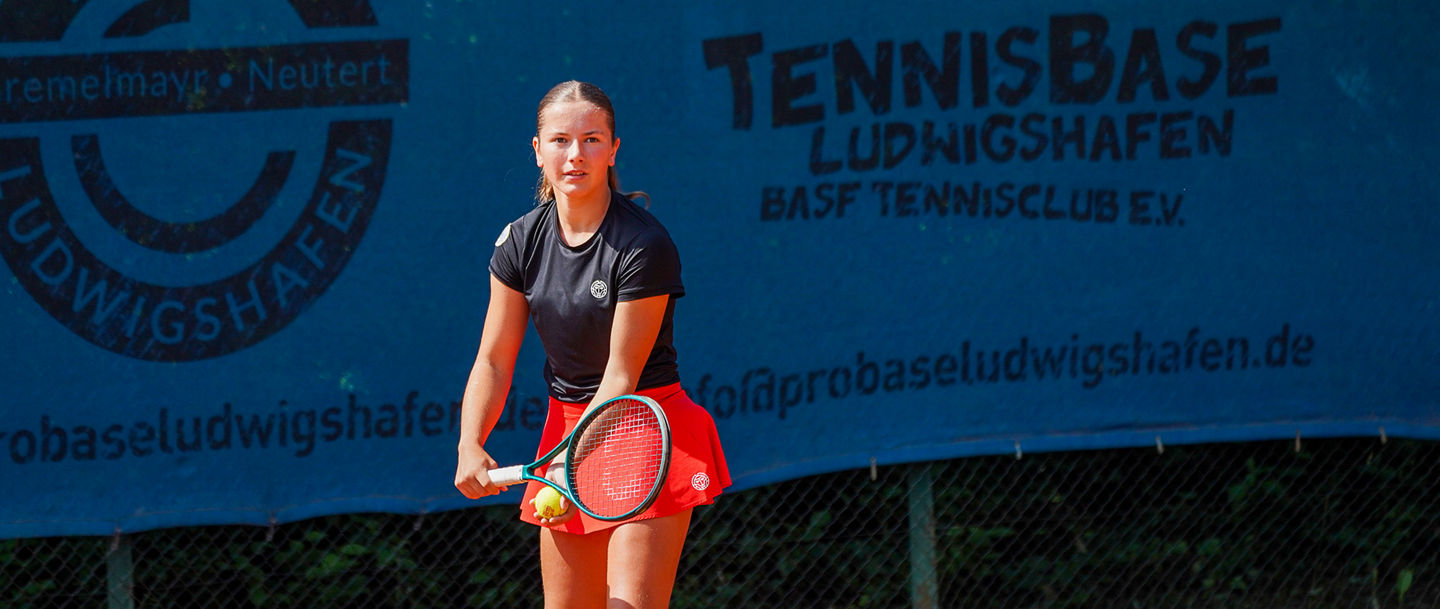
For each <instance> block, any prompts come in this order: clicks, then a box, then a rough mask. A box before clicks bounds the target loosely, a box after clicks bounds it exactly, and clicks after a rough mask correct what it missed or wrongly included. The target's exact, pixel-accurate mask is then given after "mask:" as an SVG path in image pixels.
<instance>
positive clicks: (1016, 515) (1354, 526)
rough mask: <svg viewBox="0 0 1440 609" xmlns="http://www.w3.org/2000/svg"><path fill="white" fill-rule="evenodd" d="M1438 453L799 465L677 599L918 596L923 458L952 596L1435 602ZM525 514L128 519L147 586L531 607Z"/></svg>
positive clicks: (978, 604)
mask: <svg viewBox="0 0 1440 609" xmlns="http://www.w3.org/2000/svg"><path fill="white" fill-rule="evenodd" d="M1437 455H1440V445H1437V444H1436V443H1433V442H1431V443H1426V442H1414V441H1391V442H1389V443H1387V444H1381V443H1379V442H1376V441H1374V440H1313V441H1309V442H1307V443H1306V444H1305V450H1303V451H1301V452H1298V453H1297V452H1296V451H1295V450H1294V444H1293V443H1288V442H1286V443H1273V444H1270V443H1257V444H1242V445H1213V446H1194V447H1180V446H1177V447H1167V450H1166V451H1165V453H1164V454H1163V455H1160V454H1156V452H1155V451H1154V450H1153V449H1152V450H1110V451H1095V452H1086V453H1067V454H1035V455H1032V454H1026V455H1025V457H1024V458H1023V459H1019V460H1017V459H1015V458H1014V457H1013V456H1006V457H986V458H971V459H961V460H955V461H949V462H944V463H933V464H925V465H915V466H897V467H882V468H878V470H877V471H876V472H875V475H876V477H875V479H872V478H871V472H870V471H869V470H858V471H850V472H839V473H834V474H827V475H823V476H815V477H811V478H805V479H801V480H793V481H788V482H783V483H778V484H774V485H771V486H767V487H764V488H759V489H751V490H747V491H743V492H736V493H730V494H727V495H725V496H723V497H722V498H721V499H720V501H719V502H718V503H717V504H716V505H714V506H709V507H705V508H701V509H699V510H697V512H696V516H695V521H694V522H695V524H694V525H692V529H691V535H690V540H689V543H688V545H687V549H686V557H685V560H684V562H683V563H682V565H681V570H680V573H679V576H678V578H677V583H676V591H675V597H674V600H673V603H672V606H674V607H676V608H677V609H692V608H694V609H698V608H709V607H746V608H747V609H748V608H760V609H763V608H767V607H775V608H781V607H784V608H787V609H788V608H791V607H807V608H812V607H813V608H818V609H831V608H841V607H845V608H866V609H869V608H896V609H899V608H901V607H910V606H911V605H910V599H909V594H910V592H909V590H910V585H911V582H910V573H911V571H912V568H911V567H912V565H911V564H910V561H911V556H910V549H909V544H910V540H911V538H910V535H911V531H912V522H911V518H912V517H913V516H923V515H924V514H913V515H912V514H911V509H912V504H916V503H917V502H916V501H914V500H916V499H917V498H918V497H923V495H917V496H916V497H911V496H910V490H909V489H910V488H911V485H912V484H913V483H914V480H915V479H914V478H912V477H911V476H910V473H911V472H912V469H914V468H919V467H924V468H926V470H925V478H928V479H930V480H932V481H933V482H932V486H931V487H930V489H931V494H930V496H931V497H932V498H933V514H932V516H933V525H934V528H933V536H934V539H935V548H934V550H935V563H936V564H935V572H936V574H937V578H938V587H939V591H940V598H939V599H938V603H937V605H938V606H940V607H967V608H986V607H996V608H999V607H1007V608H1008V607H1035V608H1045V609H1070V608H1073V609H1089V608H1096V609H1099V608H1104V609H1109V608H1111V607H1176V608H1179V607H1184V608H1187V609H1188V608H1197V609H1199V608H1215V609H1220V608H1223V609H1250V608H1255V609H1259V608H1266V609H1268V608H1271V607H1303V608H1307V609H1309V608H1313V609H1327V608H1330V607H1358V606H1364V607H1369V608H1378V609H1394V608H1407V607H1434V606H1440V585H1437V581H1440V578H1437V577H1436V576H1435V574H1436V573H1440V551H1437V550H1440V511H1437V509H1436V508H1435V506H1436V505H1440V487H1437V485H1435V484H1434V481H1435V480H1436V471H1437V468H1440V458H1437ZM916 471H918V470H916ZM918 504H923V501H920V502H918ZM922 507H923V505H922ZM514 512H515V510H514V508H511V507H505V508H488V509H478V510H466V511H462V512H452V513H446V514H436V515H427V516H424V517H416V516H389V515H366V514H360V515H349V516H337V517H331V518H320V519H315V520H310V521H306V522H301V523H295V524H291V525H285V526H279V527H275V528H273V529H271V528H261V527H198V528H187V529H171V530H161V531H151V532H147V533H141V534H136V535H131V536H129V537H128V539H129V541H130V548H131V550H130V551H132V552H133V564H134V566H135V574H136V581H135V582H134V583H135V585H134V591H135V599H136V606H137V607H145V608H157V609H168V608H182V607H183V608H187V609H189V608H199V609H229V608H234V609H269V608H276V609H278V608H281V607H285V608H289V607H306V608H315V609H327V608H347V609H348V608H360V609H387V608H392V607H393V608H397V609H398V608H402V607H404V608H409V607H437V608H448V607H457V608H458V607H467V608H471V607H538V606H540V605H541V598H540V583H539V579H538V568H537V562H538V561H537V557H536V548H537V543H536V534H535V529H534V528H533V527H530V526H528V525H524V524H521V523H519V522H517V521H516V519H515V513H514ZM926 522H927V521H926V520H925V519H923V518H922V519H920V520H916V521H915V523H914V527H915V529H914V530H918V531H920V532H921V533H924V532H926V530H927V529H926V527H925V526H924V525H925V523H926ZM113 541H114V540H112V539H109V538H63V539H20V540H4V541H0V606H3V607H7V608H9V607H14V608H17V609H51V608H69V607H77V608H78V607H97V606H104V604H105V598H104V597H105V590H106V564H107V557H109V556H110V553H111V551H112V549H113V548H114V547H116V546H115V545H114V543H113ZM922 571H923V570H922Z"/></svg>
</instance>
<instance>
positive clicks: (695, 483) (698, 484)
mask: <svg viewBox="0 0 1440 609" xmlns="http://www.w3.org/2000/svg"><path fill="white" fill-rule="evenodd" d="M690 486H691V487H694V489H695V490H697V491H703V490H705V489H707V488H710V476H708V475H706V474H705V472H700V473H698V474H695V475H694V476H691V477H690Z"/></svg>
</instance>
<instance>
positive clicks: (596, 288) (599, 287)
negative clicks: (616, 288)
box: [590, 279, 610, 300]
mask: <svg viewBox="0 0 1440 609" xmlns="http://www.w3.org/2000/svg"><path fill="white" fill-rule="evenodd" d="M609 293H610V286H607V285H605V282H604V281H601V280H599V279H596V280H595V281H592V282H590V295H591V296H594V297H595V298H596V299H597V300H598V299H602V298H605V295H606V294H609Z"/></svg>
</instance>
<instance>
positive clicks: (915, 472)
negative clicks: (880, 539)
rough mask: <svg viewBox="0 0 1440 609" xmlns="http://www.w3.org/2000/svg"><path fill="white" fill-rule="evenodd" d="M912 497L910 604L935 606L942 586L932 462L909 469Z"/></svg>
mask: <svg viewBox="0 0 1440 609" xmlns="http://www.w3.org/2000/svg"><path fill="white" fill-rule="evenodd" d="M908 477H909V482H910V484H909V486H910V489H909V493H908V495H909V499H910V606H911V607H914V609H935V607H937V606H938V602H939V598H938V597H939V586H938V584H937V583H936V581H935V494H934V492H933V489H932V488H931V486H932V484H933V481H932V480H931V475H930V464H929V463H919V464H916V465H912V466H911V467H910V468H909V475H908Z"/></svg>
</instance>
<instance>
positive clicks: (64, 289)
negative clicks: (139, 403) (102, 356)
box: [0, 0, 409, 362]
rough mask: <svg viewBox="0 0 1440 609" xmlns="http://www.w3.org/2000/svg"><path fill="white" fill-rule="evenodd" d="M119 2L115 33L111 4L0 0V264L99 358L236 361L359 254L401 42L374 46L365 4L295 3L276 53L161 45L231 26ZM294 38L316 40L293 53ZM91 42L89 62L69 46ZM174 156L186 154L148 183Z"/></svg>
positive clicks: (386, 153)
mask: <svg viewBox="0 0 1440 609" xmlns="http://www.w3.org/2000/svg"><path fill="white" fill-rule="evenodd" d="M130 3H131V4H132V5H133V6H132V7H131V8H130V9H129V10H128V11H125V12H123V13H122V14H120V16H119V17H118V18H116V19H115V20H114V21H113V22H111V23H109V25H108V26H107V25H105V21H104V19H103V17H104V15H108V14H110V12H112V11H114V9H113V8H112V5H114V4H115V3H93V2H92V3H88V4H87V3H85V2H48V3H47V2H0V48H3V49H4V50H5V51H6V52H5V53H4V56H3V57H0V74H4V75H5V76H6V77H7V79H8V80H7V81H6V82H7V83H8V84H9V85H13V86H8V87H5V88H3V90H0V125H4V126H5V127H6V130H5V133H4V135H3V137H0V255H3V257H4V258H5V261H6V263H8V265H9V267H10V270H11V271H12V273H13V275H14V279H13V280H12V281H13V282H14V283H17V284H18V285H20V286H22V287H24V288H25V291H26V292H28V293H29V294H30V296H31V298H33V299H34V300H35V302H36V303H37V304H39V305H40V307H41V308H43V309H44V310H45V311H46V312H47V313H49V314H50V316H51V317H53V318H54V319H55V320H56V321H58V322H60V323H61V324H62V325H64V326H65V327H66V328H68V329H69V330H70V331H71V332H73V333H75V334H76V335H77V336H79V337H81V338H83V339H85V340H87V341H89V342H91V343H93V344H95V345H96V346H98V347H100V348H103V349H106V350H109V351H111V352H114V353H117V354H120V355H124V356H127V357H132V358H136V359H142V360H151V361H162V362H178V361H193V360H200V359H206V358H212V357H218V356H221V355H225V354H228V353H233V352H236V351H240V350H242V349H245V348H247V347H250V346H252V345H254V344H256V343H258V342H260V341H262V340H264V339H266V338H267V337H269V336H271V335H273V334H275V333H276V332H279V331H280V330H281V329H282V328H284V327H285V326H287V325H288V324H290V322H292V321H294V320H295V319H296V318H297V317H299V316H300V315H301V314H302V313H303V312H304V311H305V310H306V309H308V308H309V307H310V305H311V304H312V303H314V302H315V301H316V300H318V299H319V298H320V296H321V295H322V294H324V292H325V291H326V289H327V288H329V287H330V285H331V284H332V283H333V282H334V281H335V279H336V278H337V277H339V275H340V273H341V271H342V270H343V269H344V268H345V266H346V263H347V262H349V260H350V258H351V255H352V254H353V253H354V252H355V251H356V249H357V247H358V246H359V245H360V241H361V239H362V238H363V237H364V235H365V231H366V228H367V227H368V225H369V223H370V218H371V216H372V215H373V213H374V211H375V208H376V205H377V203H378V201H379V196H380V190H381V186H382V185H383V184H384V181H385V175H386V167H387V161H388V159H389V157H390V141H391V119H390V115H391V114H393V113H394V111H395V110H394V108H397V107H400V106H402V105H403V104H404V103H405V102H406V101H407V99H408V82H409V65H408V56H409V43H408V41H407V40H404V39H374V38H372V36H371V34H370V32H372V31H373V28H374V26H376V25H377V22H376V17H375V14H374V12H373V11H372V10H371V8H370V2H369V1H368V0H314V1H309V0H307V1H306V2H297V1H292V2H289V3H288V6H287V4H286V3H278V4H273V5H272V4H266V5H265V6H277V7H286V8H284V9H281V10H286V11H287V12H289V11H293V12H294V15H286V16H285V19H286V20H287V23H289V22H293V24H294V25H293V26H290V27H293V28H294V29H296V32H293V33H286V34H285V35H284V36H283V37H282V39H283V41H284V42H283V43H279V44H265V45H260V46H250V45H219V46H213V47H212V46H204V45H203V44H197V43H198V42H199V41H202V40H204V37H203V36H199V35H186V36H185V37H184V38H181V39H180V40H181V42H178V43H174V42H172V43H171V44H170V45H169V46H168V47H162V48H155V41H159V42H161V43H162V44H163V43H164V42H165V41H174V40H176V38H175V37H173V36H168V34H169V33H170V32H173V31H174V30H177V29H182V28H189V29H191V30H192V31H197V32H198V31H213V30H216V29H221V30H229V29H233V27H234V24H233V23H230V22H229V21H228V20H229V19H230V15H231V13H227V12H225V11H224V10H220V9H217V8H216V6H218V5H217V3H198V2H197V3H195V4H196V5H197V6H196V7H194V9H193V10H192V7H191V2H190V0H164V1H153V0H152V1H142V0H130ZM96 5H104V6H102V7H101V8H97V9H93V10H92V7H93V6H96ZM296 17H298V19H296ZM72 26H73V27H72ZM302 26H303V28H304V30H301V29H299V28H300V27H302ZM346 28H354V29H353V30H351V31H352V32H354V33H351V34H346V33H344V32H345V30H346ZM242 29H243V28H242ZM306 30H314V31H315V33H316V36H315V37H316V38H318V40H315V41H305V40H302V41H297V40H295V38H296V37H297V35H301V33H303V32H304V31H306ZM156 31H160V32H162V33H161V34H159V35H158V36H157V37H149V36H148V35H149V34H150V33H151V32H156ZM260 31H262V32H263V31H264V29H263V28H262V29H261V30H260ZM62 40H63V45H62V44H61V42H62ZM83 40H93V41H94V43H95V49H94V50H90V51H82V52H75V51H74V50H73V49H74V48H75V47H76V45H77V44H78V43H79V42H81V41H83ZM186 40H192V41H196V42H197V43H189V42H184V41H186ZM11 43H14V44H15V45H17V46H10V45H11ZM52 43H53V44H54V45H57V46H56V47H55V48H52V49H48V50H47V49H45V48H44V47H43V45H46V44H52ZM17 51H18V52H19V53H18V54H17ZM175 117H184V119H183V120H185V121H186V122H185V123H184V125H186V128H184V129H180V128H177V126H176V125H177V122H176V120H175ZM257 126H259V127H260V128H259V130H258V132H257V133H259V134H260V135H262V136H256V137H247V131H249V130H255V129H256V128H257ZM192 127H195V128H192ZM300 127H304V128H300ZM212 134H213V135H212ZM207 137H208V138H209V139H206V138H207ZM137 151H155V152H156V154H149V153H137ZM191 152H193V154H190V153H191ZM177 158H184V159H192V158H193V159H197V160H196V162H195V166H182V167H178V168H176V169H173V170H161V169H157V167H159V168H164V167H166V166H167V164H168V163H177V160H176V159H177ZM57 161H58V162H57ZM187 162H188V161H187ZM252 172H253V173H252ZM137 261H138V262H137Z"/></svg>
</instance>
